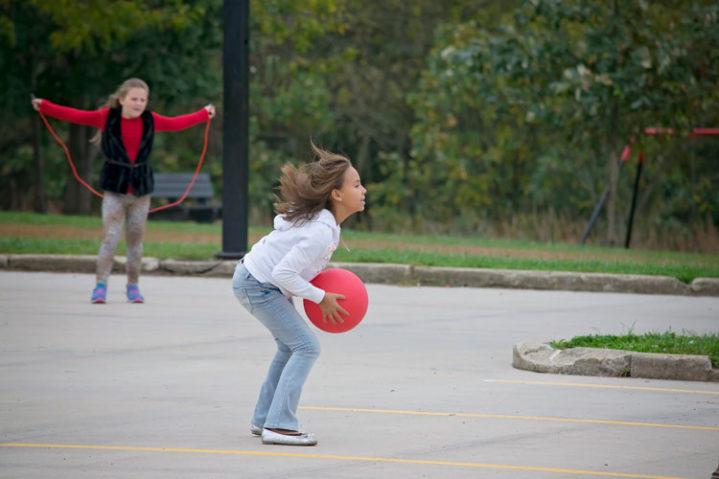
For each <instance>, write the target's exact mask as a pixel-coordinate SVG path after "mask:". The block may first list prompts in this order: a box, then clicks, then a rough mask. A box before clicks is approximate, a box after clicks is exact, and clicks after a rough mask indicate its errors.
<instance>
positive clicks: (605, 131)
mask: <svg viewBox="0 0 719 479" xmlns="http://www.w3.org/2000/svg"><path fill="white" fill-rule="evenodd" d="M222 3H223V2H221V1H220V0H193V1H179V0H161V1H154V2H137V1H123V2H111V1H109V0H101V1H94V2H71V1H69V0H60V1H55V2H50V1H43V0H30V1H19V0H0V52H1V53H2V54H1V55H0V69H2V71H3V75H2V77H0V88H2V90H3V91H5V92H8V94H6V95H4V96H2V97H0V121H2V122H3V124H4V125H7V127H6V128H3V129H1V130H0V152H2V157H3V165H2V169H3V170H2V171H3V175H2V177H1V178H0V205H2V207H3V208H28V207H29V206H30V204H31V200H32V196H33V194H34V193H35V191H38V190H39V189H40V187H43V188H44V190H45V191H46V192H47V194H48V195H49V196H50V198H51V199H52V200H53V201H55V202H58V203H59V202H61V200H62V198H63V194H64V191H65V190H66V188H67V186H69V185H73V183H72V181H70V182H68V181H67V180H68V178H70V176H69V170H68V168H67V166H66V164H65V160H64V158H63V156H62V152H61V150H60V149H59V148H58V147H57V146H56V145H54V143H53V141H52V139H51V138H50V137H49V135H48V134H47V133H46V132H45V131H44V130H42V131H40V132H39V134H38V135H37V138H39V142H38V146H40V147H41V152H40V157H41V158H42V159H44V162H45V166H44V167H45V170H46V171H45V174H44V180H43V182H42V184H41V185H37V184H35V183H36V179H35V172H36V171H38V167H39V166H38V159H37V158H36V157H35V156H34V154H33V149H32V145H33V141H34V140H33V138H34V136H33V122H37V116H36V115H35V113H34V112H33V111H32V109H31V108H30V105H29V101H28V100H29V98H28V97H29V94H30V93H31V92H33V93H35V94H36V95H38V96H40V97H47V98H50V99H53V100H56V101H58V102H59V103H63V104H67V105H72V106H75V107H78V108H87V109H92V108H96V107H98V106H99V105H100V104H101V103H102V102H103V101H104V99H105V98H106V97H107V95H108V94H109V93H111V92H112V91H114V89H115V88H116V86H117V85H118V84H119V83H120V82H121V81H122V80H123V79H125V78H127V77H130V76H139V77H141V78H144V79H145V80H147V81H148V83H149V84H150V87H151V89H152V94H151V105H150V107H151V109H153V110H155V111H157V112H159V113H162V114H167V115H175V114H180V113H186V112H189V111H194V110H196V109H198V108H200V107H201V106H203V105H205V104H206V103H208V102H216V103H217V104H218V106H219V107H220V115H219V117H218V120H219V118H221V117H222V115H221V102H222V78H221V71H222V51H221V41H222ZM250 12H251V15H250V21H251V24H250V28H251V41H250V49H251V52H250V53H251V71H250V82H251V83H250V85H249V88H250V94H251V99H250V115H251V118H250V142H251V146H250V191H249V197H250V201H251V204H250V211H251V218H252V219H253V221H254V222H256V223H258V224H259V223H264V224H268V223H269V220H270V218H271V216H272V203H273V200H274V189H273V188H274V187H275V186H276V184H277V180H278V177H279V175H280V168H281V166H282V164H284V163H286V162H301V161H306V160H309V159H310V156H309V155H310V146H309V145H310V141H314V142H315V143H316V144H318V145H320V146H324V147H327V148H329V149H332V150H337V151H340V152H343V153H345V154H347V155H349V156H350V157H351V158H352V160H353V162H354V164H355V166H356V167H357V169H358V170H359V172H360V174H361V176H362V178H363V181H364V183H365V184H366V186H367V187H368V190H369V195H368V208H367V212H366V213H365V214H364V215H362V216H361V217H359V219H358V220H356V222H355V223H354V224H353V226H354V227H356V228H359V229H387V230H394V231H427V232H453V233H463V234H471V235H477V234H479V235H499V234H507V232H508V231H509V229H508V227H507V226H506V225H520V226H521V227H520V226H515V228H516V229H514V230H512V233H513V234H516V235H517V237H523V238H535V239H539V238H544V239H557V238H558V237H561V238H566V237H568V236H569V235H570V234H574V233H573V232H572V228H575V226H573V225H576V224H580V223H582V224H583V223H584V222H585V221H586V219H587V218H588V217H589V215H590V213H591V211H592V208H593V207H594V205H595V204H596V203H597V201H598V199H599V198H600V196H601V195H602V192H603V191H604V189H605V187H607V186H608V185H609V186H612V188H611V189H610V193H611V194H610V202H608V204H607V205H608V206H609V205H610V204H611V205H613V207H612V215H611V217H610V216H609V215H607V216H606V217H602V218H600V221H599V223H598V225H597V230H599V231H603V230H605V229H606V230H609V229H610V223H611V224H615V223H616V224H618V225H624V224H626V221H627V213H628V207H629V201H630V194H631V188H632V182H633V175H634V172H635V168H636V162H635V161H634V160H635V159H636V154H637V152H638V151H639V150H643V151H644V152H645V155H646V158H647V162H646V167H645V168H644V176H643V178H642V181H641V183H640V186H641V194H640V197H639V203H638V206H639V209H638V211H639V214H638V217H637V221H638V222H639V223H640V224H641V228H638V229H637V233H635V238H637V235H640V236H639V237H638V239H639V240H640V241H645V240H646V239H645V238H642V237H641V234H642V232H644V231H646V232H647V237H648V238H649V237H650V239H651V238H653V239H651V241H654V243H652V244H665V245H670V244H671V245H672V247H674V246H677V247H678V245H687V244H693V245H696V246H694V247H696V248H699V247H700V246H699V245H700V244H706V243H707V241H705V240H704V239H703V238H702V237H698V238H695V239H696V241H694V242H693V243H692V238H694V237H695V236H696V232H697V231H698V230H697V227H698V226H697V225H699V226H700V227H702V228H703V227H704V226H705V225H706V230H701V231H706V232H707V234H706V235H704V236H709V237H710V238H711V237H712V236H711V235H712V234H714V233H712V232H715V231H716V228H717V226H718V225H719V187H718V185H719V174H718V173H717V171H719V170H717V168H716V161H717V157H719V141H717V139H716V138H701V139H692V140H688V139H687V138H686V135H685V134H686V133H687V130H688V129H689V128H691V127H695V126H709V127H711V126H717V125H719V112H718V111H717V109H716V108H715V105H716V104H717V100H719V89H718V88H717V84H719V58H718V57H719V5H717V4H716V2H712V1H709V0H692V1H690V2H659V3H656V2H655V3H652V4H649V3H648V2H646V1H643V0H642V1H633V0H616V1H614V2H585V1H581V0H562V1H560V0H526V1H521V0H516V1H509V2H507V1H498V0H489V1H483V2H471V1H467V0H448V1H443V2H436V1H430V0H416V1H412V2H406V1H403V0H388V1H386V2H383V3H382V4H381V5H368V4H367V2H363V1H360V0H312V1H305V2H295V1H291V0H268V1H260V0H252V1H251V8H250ZM218 120H216V121H215V122H213V128H212V135H211V138H210V149H209V154H208V158H207V163H206V166H205V168H206V170H205V171H209V172H210V174H211V175H212V176H213V180H214V184H216V185H218V186H219V185H221V184H222V181H221V177H222V164H221V161H219V159H220V156H221V141H220V139H221V137H222V135H224V134H232V133H233V127H234V126H233V125H222V124H221V122H220V121H218ZM35 126H38V124H37V123H36V124H35ZM39 126H40V127H41V128H42V126H41V125H39ZM55 126H56V127H57V128H58V130H59V132H60V134H61V136H63V138H68V137H69V133H68V129H67V126H66V125H62V124H58V122H55ZM647 126H663V127H673V128H675V129H676V131H677V134H675V135H673V136H671V137H669V136H666V137H662V138H656V137H645V136H643V135H642V134H641V131H642V129H643V128H644V127H647ZM201 142H202V137H201V133H200V132H199V128H196V129H193V130H190V131H187V132H183V133H173V134H163V135H158V136H157V138H156V144H155V149H154V153H153V161H154V162H155V165H156V166H157V169H158V170H161V171H187V170H190V169H192V168H193V167H194V165H195V162H196V161H197V159H198V154H199V151H200V147H201ZM630 142H633V143H632V146H633V153H634V156H633V157H632V162H629V163H627V164H625V165H624V166H623V168H622V169H621V171H620V173H619V175H618V179H616V178H615V176H614V174H615V172H616V171H615V169H616V159H617V157H618V155H619V152H620V151H621V149H622V148H623V147H624V145H625V144H627V143H630ZM99 164H100V161H96V162H95V164H94V166H93V167H92V171H88V172H86V173H85V174H86V177H87V178H88V179H90V180H91V181H92V180H93V179H94V178H95V177H96V176H97V171H98V170H99ZM66 183H68V184H67V185H66ZM216 193H217V194H218V195H219V194H220V193H221V192H220V191H217V192H216ZM95 207H96V208H97V204H96V203H95ZM607 209H609V208H607ZM532 218H534V220H533V221H532ZM551 218H558V220H557V222H556V223H557V224H564V225H568V226H565V227H564V230H563V231H560V232H559V233H558V232H557V231H556V230H557V228H556V227H555V226H544V227H543V225H542V222H543V221H544V220H547V219H551ZM546 222H548V221H545V223H546ZM562 222H563V223H562ZM522 225H524V226H522ZM533 225H539V227H535V226H533ZM521 228H524V229H521ZM613 228H616V227H613ZM548 230H551V231H548ZM502 232H504V233H502ZM575 236H577V235H576V234H575ZM607 236H609V235H607ZM595 237H596V236H595ZM662 237H664V238H666V240H664V243H662V240H661V238H662ZM675 239H678V240H677V241H675ZM679 239H680V240H681V241H679ZM647 241H648V240H647Z"/></svg>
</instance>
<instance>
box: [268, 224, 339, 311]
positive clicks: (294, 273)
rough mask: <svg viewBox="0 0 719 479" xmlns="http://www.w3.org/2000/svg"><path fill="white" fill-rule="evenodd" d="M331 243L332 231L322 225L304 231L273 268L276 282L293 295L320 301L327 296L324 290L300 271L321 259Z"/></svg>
mask: <svg viewBox="0 0 719 479" xmlns="http://www.w3.org/2000/svg"><path fill="white" fill-rule="evenodd" d="M331 243H332V232H331V231H330V230H329V229H326V228H324V227H322V226H320V227H317V228H313V229H311V230H310V231H307V232H306V233H304V235H303V237H302V238H301V239H300V241H298V242H297V244H295V245H294V246H293V247H292V248H291V249H290V251H289V252H288V253H287V254H286V255H285V256H284V258H282V260H281V261H280V262H279V263H277V265H276V266H275V267H274V268H273V270H272V279H273V282H274V284H276V285H277V286H279V287H281V288H283V289H284V290H286V291H288V292H289V293H290V294H292V295H293V296H300V297H302V298H307V299H309V300H310V301H312V302H313V303H320V302H321V301H322V299H324V297H325V292H324V290H322V289H320V288H317V287H316V286H313V285H312V284H311V283H310V282H309V281H307V280H306V279H304V278H303V277H302V276H300V273H301V272H302V271H304V270H306V269H308V268H311V267H312V266H313V265H315V264H317V263H318V262H319V261H321V260H322V256H323V255H324V253H325V252H326V251H327V248H328V247H329V246H330V245H331Z"/></svg>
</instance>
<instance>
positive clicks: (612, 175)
mask: <svg viewBox="0 0 719 479" xmlns="http://www.w3.org/2000/svg"><path fill="white" fill-rule="evenodd" d="M612 146H613V145H612ZM608 157H609V161H608V163H607V177H608V178H609V196H608V197H607V243H608V244H609V246H615V245H617V244H618V241H619V240H618V236H617V185H618V184H619V150H618V148H616V147H612V148H611V150H610V151H609V155H608Z"/></svg>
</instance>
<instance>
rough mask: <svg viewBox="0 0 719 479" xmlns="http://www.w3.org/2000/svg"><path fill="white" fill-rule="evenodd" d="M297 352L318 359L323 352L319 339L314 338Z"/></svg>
mask: <svg viewBox="0 0 719 479" xmlns="http://www.w3.org/2000/svg"><path fill="white" fill-rule="evenodd" d="M297 352H300V353H301V354H302V355H303V356H306V357H308V358H312V359H317V358H318V357H319V355H320V352H321V348H320V342H319V341H318V340H317V338H315V337H312V338H310V339H308V340H307V341H305V342H304V343H303V344H302V345H301V346H300V347H299V348H297Z"/></svg>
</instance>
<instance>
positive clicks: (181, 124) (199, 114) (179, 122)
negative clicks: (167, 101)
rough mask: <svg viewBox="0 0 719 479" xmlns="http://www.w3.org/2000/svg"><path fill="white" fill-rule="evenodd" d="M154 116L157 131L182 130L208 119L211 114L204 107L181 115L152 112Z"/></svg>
mask: <svg viewBox="0 0 719 479" xmlns="http://www.w3.org/2000/svg"><path fill="white" fill-rule="evenodd" d="M152 117H153V120H155V131H180V130H186V129H187V128H191V127H193V126H195V125H197V124H199V123H202V122H203V121H207V119H208V118H209V117H210V116H209V113H207V110H206V109H205V108H204V107H203V108H200V109H199V110H197V111H196V112H195V113H189V114H187V115H179V116H162V115H158V114H157V113H155V112H152Z"/></svg>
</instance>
